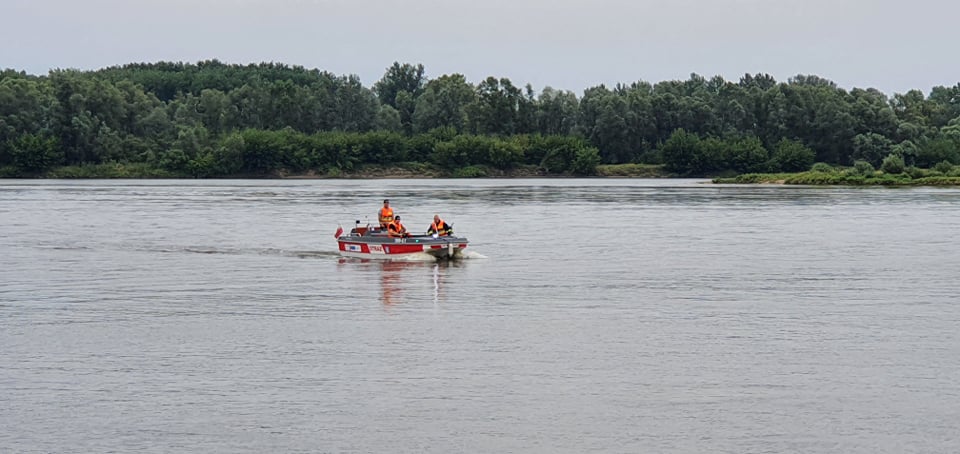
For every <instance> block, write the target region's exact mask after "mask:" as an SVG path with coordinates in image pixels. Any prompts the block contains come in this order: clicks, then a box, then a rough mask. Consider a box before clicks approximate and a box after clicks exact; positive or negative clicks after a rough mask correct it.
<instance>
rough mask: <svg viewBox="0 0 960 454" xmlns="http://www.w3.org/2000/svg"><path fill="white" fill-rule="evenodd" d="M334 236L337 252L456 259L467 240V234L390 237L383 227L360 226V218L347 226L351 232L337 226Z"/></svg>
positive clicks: (388, 256)
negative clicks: (352, 224) (461, 235)
mask: <svg viewBox="0 0 960 454" xmlns="http://www.w3.org/2000/svg"><path fill="white" fill-rule="evenodd" d="M334 236H335V237H336V238H337V245H338V246H339V249H340V255H342V256H344V257H357V258H366V259H386V260H392V259H400V260H402V259H411V258H414V259H415V258H418V257H422V258H429V257H433V258H435V259H438V260H445V259H459V258H463V250H464V249H466V248H467V245H468V244H470V241H468V240H467V239H466V238H463V237H459V236H453V235H448V236H437V235H407V236H404V237H392V236H390V235H388V234H387V231H386V229H381V228H380V227H371V226H369V225H367V226H364V227H361V226H360V221H357V223H356V227H354V228H352V229H350V233H344V232H343V228H342V227H338V228H337V233H336V234H335V235H334Z"/></svg>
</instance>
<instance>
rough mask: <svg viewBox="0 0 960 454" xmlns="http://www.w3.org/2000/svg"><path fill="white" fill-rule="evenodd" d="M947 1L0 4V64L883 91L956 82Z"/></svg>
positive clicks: (104, 0) (958, 40)
mask: <svg viewBox="0 0 960 454" xmlns="http://www.w3.org/2000/svg"><path fill="white" fill-rule="evenodd" d="M958 17H960V2H957V1H954V0H938V1H934V0H912V1H902V0H900V1H893V0H874V1H870V0H832V1H831V0H790V1H785V0H709V1H708V0H659V1H651V0H592V1H585V0H512V1H511V0H484V1H469V2H468V1H457V0H396V1H388V0H366V1H365V0H86V1H82V0H0V43H2V45H0V67H3V68H14V69H18V70H25V71H27V72H29V73H33V74H44V73H46V72H47V71H48V70H49V69H51V68H81V69H95V68H101V67H104V66H112V65H119V64H124V63H130V62H154V61H158V60H173V61H188V62H195V61H197V60H203V59H213V58H216V59H219V60H221V61H224V62H228V63H251V62H261V61H276V62H283V63H288V64H294V65H303V66H306V67H308V68H319V69H322V70H327V71H330V72H332V73H335V74H357V75H359V76H360V78H361V79H362V81H363V83H364V85H367V86H370V85H372V84H373V83H374V82H375V81H376V80H378V79H379V78H380V77H381V76H382V75H383V73H384V70H385V68H386V67H387V66H389V65H390V64H391V63H393V62H394V61H400V62H408V63H423V64H424V66H425V67H426V69H427V75H428V76H429V77H431V78H434V77H437V76H440V75H442V74H449V73H454V72H458V73H462V74H464V75H466V76H467V78H468V79H469V80H470V81H472V82H477V81H479V80H481V79H483V78H485V77H487V76H491V75H492V76H496V77H508V78H510V80H511V81H512V82H513V83H514V84H517V85H523V84H526V83H530V84H532V85H533V86H534V89H536V90H537V91H538V92H539V91H540V90H541V89H542V88H543V87H544V86H552V87H554V88H560V89H567V90H573V91H574V92H576V93H577V94H578V95H579V94H581V93H582V91H583V89H584V88H587V87H590V86H594V85H598V84H601V83H605V84H608V85H611V84H615V83H617V82H625V83H629V82H633V81H636V80H646V81H650V82H658V81H661V80H671V79H686V78H687V77H688V76H689V75H690V73H692V72H696V73H698V74H701V75H704V76H706V77H710V76H713V75H717V74H719V75H721V76H723V77H725V78H727V79H728V80H737V79H738V78H739V77H740V76H741V75H742V74H743V73H747V72H749V73H757V72H766V73H770V74H772V75H773V76H774V77H776V78H777V80H781V81H782V80H786V79H787V78H788V77H790V76H793V75H796V74H816V75H819V76H821V77H825V78H828V79H831V80H833V81H835V82H837V83H838V84H839V85H840V86H843V87H845V88H852V87H875V88H878V89H880V90H882V91H884V92H885V93H887V94H893V93H895V92H897V93H899V92H904V91H906V90H908V89H912V88H918V89H921V90H922V91H923V92H924V93H928V92H929V90H930V88H931V87H933V86H936V85H947V86H952V85H955V84H957V83H958V82H960V26H958V25H957V18H958Z"/></svg>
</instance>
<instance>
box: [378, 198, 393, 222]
mask: <svg viewBox="0 0 960 454" xmlns="http://www.w3.org/2000/svg"><path fill="white" fill-rule="evenodd" d="M377 218H379V219H380V228H381V229H385V228H387V226H388V225H390V223H391V222H393V208H390V201H389V200H386V199H384V200H383V208H381V209H380V211H378V212H377Z"/></svg>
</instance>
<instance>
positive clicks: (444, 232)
mask: <svg viewBox="0 0 960 454" xmlns="http://www.w3.org/2000/svg"><path fill="white" fill-rule="evenodd" d="M433 234H436V235H437V236H448V235H453V226H451V225H450V224H447V223H446V222H443V219H440V215H439V214H435V215H433V224H430V228H428V229H427V235H433Z"/></svg>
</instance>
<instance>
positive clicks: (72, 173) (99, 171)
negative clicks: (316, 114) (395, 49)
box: [0, 162, 677, 179]
mask: <svg viewBox="0 0 960 454" xmlns="http://www.w3.org/2000/svg"><path fill="white" fill-rule="evenodd" d="M571 176H572V175H570V174H566V173H550V172H548V171H547V170H545V169H543V168H542V167H539V166H517V167H515V168H513V169H509V170H500V169H495V168H492V167H488V166H467V167H462V168H458V169H454V170H447V169H442V168H440V167H438V166H435V165H432V164H425V163H417V162H411V163H401V164H398V165H391V166H383V165H366V166H361V167H359V168H357V169H354V170H349V171H348V170H341V169H331V170H328V171H325V172H322V171H316V170H310V171H307V172H299V173H298V172H286V171H277V172H271V173H267V174H234V175H229V176H224V177H217V178H220V179H223V178H241V179H270V178H279V179H378V178H399V179H403V178H411V179H412V178H560V177H571ZM592 176H594V177H603V178H671V177H676V176H677V175H674V174H671V173H669V172H667V171H665V170H664V169H663V166H661V165H651V164H616V165H599V166H597V168H596V171H595V173H594V175H592ZM0 178H51V179H114V178H117V179H123V178H129V179H149V178H204V176H202V175H191V174H189V173H178V172H171V171H168V170H164V169H159V168H156V167H152V166H150V165H147V164H142V163H134V164H126V163H107V164H87V165H80V166H63V167H56V168H54V169H51V170H49V171H47V172H44V173H41V174H21V173H17V172H14V171H13V169H10V168H0Z"/></svg>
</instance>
